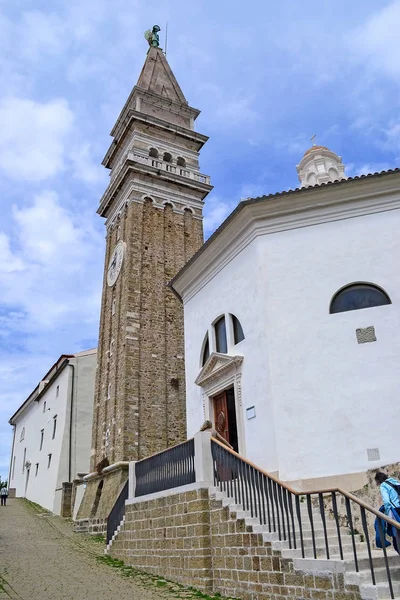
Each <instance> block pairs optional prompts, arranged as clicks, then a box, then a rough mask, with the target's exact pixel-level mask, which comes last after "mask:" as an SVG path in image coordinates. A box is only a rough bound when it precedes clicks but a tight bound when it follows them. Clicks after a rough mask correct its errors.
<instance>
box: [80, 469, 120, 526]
mask: <svg viewBox="0 0 400 600" xmlns="http://www.w3.org/2000/svg"><path fill="white" fill-rule="evenodd" d="M127 479H128V470H127V469H118V470H116V471H112V472H111V473H105V474H104V475H102V476H101V477H95V478H93V479H91V480H90V481H88V482H87V483H86V490H85V494H84V496H83V499H82V502H81V505H80V507H79V511H78V514H77V516H76V518H77V521H82V520H85V519H89V520H90V523H89V525H88V527H89V529H90V528H91V526H92V525H97V524H98V519H102V520H104V519H107V517H108V515H109V514H110V512H111V509H112V507H113V506H114V504H115V500H116V499H117V497H118V495H119V493H120V492H121V490H122V488H123V486H124V485H125V482H126V480H127Z"/></svg>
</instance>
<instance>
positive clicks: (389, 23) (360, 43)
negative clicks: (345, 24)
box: [351, 0, 400, 83]
mask: <svg viewBox="0 0 400 600" xmlns="http://www.w3.org/2000/svg"><path fill="white" fill-rule="evenodd" d="M399 30H400V1H399V0H395V1H394V2H391V3H390V4H389V5H387V6H384V7H383V8H381V9H380V10H377V11H376V12H375V13H374V14H373V15H372V16H371V17H370V18H369V19H368V20H367V21H366V22H365V23H364V24H363V25H362V26H360V27H359V28H358V29H357V30H356V31H355V32H353V35H352V42H351V46H352V47H353V49H354V50H355V52H356V54H357V55H358V58H359V60H360V61H362V62H363V63H364V61H368V63H367V64H368V67H369V68H371V67H373V68H374V69H376V70H378V71H379V73H380V74H382V72H383V73H385V74H386V75H387V76H389V77H391V78H393V79H394V80H396V81H397V83H398V78H399V76H400V61H399V58H398V57H399V55H400V36H399ZM364 64H365V63H364Z"/></svg>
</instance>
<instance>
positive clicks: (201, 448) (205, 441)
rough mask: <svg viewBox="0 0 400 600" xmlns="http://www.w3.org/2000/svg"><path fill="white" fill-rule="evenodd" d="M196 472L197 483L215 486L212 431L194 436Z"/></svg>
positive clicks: (201, 432)
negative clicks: (202, 482)
mask: <svg viewBox="0 0 400 600" xmlns="http://www.w3.org/2000/svg"><path fill="white" fill-rule="evenodd" d="M194 470H195V473H196V481H205V482H207V483H208V484H209V485H213V481H214V469H213V459H212V455H211V431H199V432H198V433H196V434H195V436H194Z"/></svg>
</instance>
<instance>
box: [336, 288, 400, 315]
mask: <svg viewBox="0 0 400 600" xmlns="http://www.w3.org/2000/svg"><path fill="white" fill-rule="evenodd" d="M391 303H392V302H391V300H390V298H389V296H388V295H387V294H386V292H384V291H383V290H382V289H381V288H379V287H377V286H376V285H372V284H371V283H352V284H351V285H347V286H346V287H344V288H342V289H341V290H339V291H338V292H337V293H336V294H335V295H334V296H333V298H332V301H331V305H330V308H329V312H330V313H331V314H332V313H339V312H346V311H348V310H360V309H361V308H371V307H373V306H383V305H384V304H391Z"/></svg>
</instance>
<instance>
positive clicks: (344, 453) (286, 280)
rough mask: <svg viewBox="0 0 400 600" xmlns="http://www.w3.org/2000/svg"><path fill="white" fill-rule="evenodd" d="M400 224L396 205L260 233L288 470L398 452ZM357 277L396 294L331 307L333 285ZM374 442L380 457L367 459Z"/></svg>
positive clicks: (319, 472) (394, 457) (332, 468)
mask: <svg viewBox="0 0 400 600" xmlns="http://www.w3.org/2000/svg"><path fill="white" fill-rule="evenodd" d="M399 226H400V212H399V211H389V212H384V213H380V214H374V215H369V216H363V217H358V218H353V219H348V220H343V221H336V222H331V223H326V224H321V225H318V226H313V227H305V228H300V229H296V230H291V231H286V232H281V233H277V234H273V235H269V236H264V237H263V238H261V239H262V246H263V255H262V263H263V265H264V277H262V280H263V281H264V285H265V298H266V303H265V306H264V311H265V314H266V315H267V319H268V324H267V330H268V339H269V344H270V351H269V364H270V380H271V386H272V396H273V402H274V414H275V418H274V422H275V428H276V440H277V452H278V455H279V474H280V477H281V478H282V479H285V480H296V479H302V478H315V477H321V476H329V475H337V474H343V473H355V472H360V471H365V470H367V469H368V468H371V467H377V466H379V464H389V463H393V462H397V461H399V460H400V455H399V454H400V451H399V447H398V433H397V427H396V423H398V422H399V418H400V405H399V401H398V390H399V387H400V386H399V383H400V370H399V367H398V362H399V356H400V338H399V336H398V335H397V332H398V331H399V326H400V311H399V303H400V278H399V275H398V259H399V250H400V240H399V236H398V231H399ZM360 281H364V282H370V283H374V284H376V285H378V286H380V287H382V288H383V289H384V290H385V291H386V292H387V293H388V294H389V296H390V298H391V300H392V303H393V304H391V305H387V306H380V307H374V308H367V309H362V310H357V311H350V312H344V313H338V314H332V315H331V314H329V305H330V301H331V298H332V296H333V295H334V294H335V292H337V291H338V290H339V289H340V288H342V287H343V286H345V285H346V284H350V283H352V282H360ZM255 317H256V316H255ZM369 326H374V327H375V332H376V337H377V341H376V342H370V343H364V344H358V343H357V339H356V329H357V328H365V327H369ZM261 433H262V428H259V431H258V435H260V436H261ZM260 439H262V437H260ZM367 449H379V455H380V459H378V460H377V461H375V462H370V461H368V457H367Z"/></svg>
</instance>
